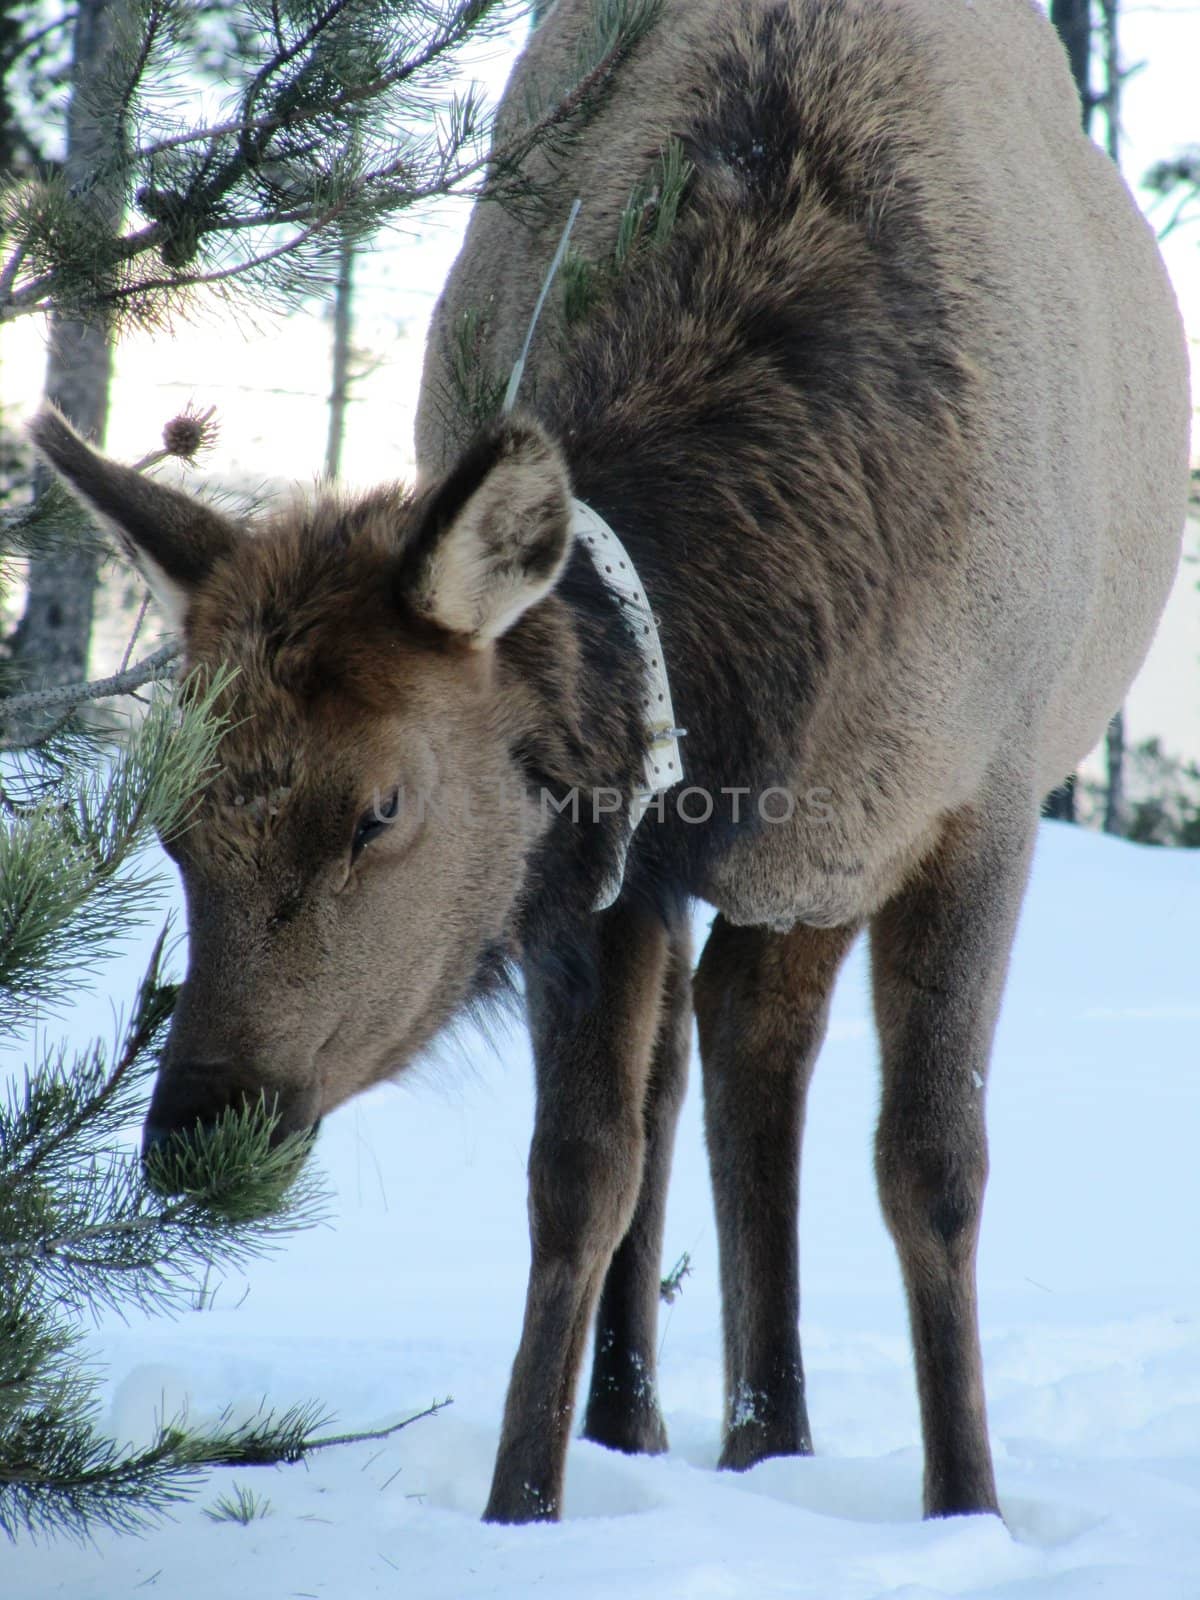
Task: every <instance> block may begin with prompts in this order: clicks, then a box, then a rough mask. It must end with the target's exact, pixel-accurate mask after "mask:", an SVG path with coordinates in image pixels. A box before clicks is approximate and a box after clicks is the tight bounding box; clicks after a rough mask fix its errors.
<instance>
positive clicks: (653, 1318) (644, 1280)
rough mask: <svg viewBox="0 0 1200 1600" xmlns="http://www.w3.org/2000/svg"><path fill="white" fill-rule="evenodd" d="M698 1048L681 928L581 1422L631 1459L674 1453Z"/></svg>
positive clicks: (675, 935)
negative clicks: (687, 1120) (631, 1206)
mask: <svg viewBox="0 0 1200 1600" xmlns="http://www.w3.org/2000/svg"><path fill="white" fill-rule="evenodd" d="M691 1046H692V941H691V932H690V929H689V927H688V925H687V924H686V923H681V924H680V925H679V926H678V927H677V928H675V929H673V930H672V934H671V950H670V956H669V961H668V967H667V973H666V978H665V980H664V985H663V1001H662V1011H661V1015H660V1018H659V1024H658V1036H657V1038H656V1040H655V1044H654V1058H653V1061H652V1063H651V1067H650V1080H649V1082H648V1084H647V1086H646V1100H645V1105H644V1108H643V1125H644V1128H645V1134H646V1146H645V1156H644V1158H643V1165H642V1186H641V1189H640V1191H639V1194H638V1202H637V1209H636V1210H635V1212H634V1214H633V1220H632V1222H631V1223H630V1224H629V1231H628V1233H626V1235H625V1237H624V1239H623V1240H622V1241H621V1243H620V1245H619V1246H618V1247H617V1252H616V1254H615V1255H614V1256H613V1259H612V1264H611V1265H610V1267H609V1269H608V1273H607V1275H606V1277H605V1280H604V1288H603V1291H602V1292H601V1295H600V1306H599V1309H598V1311H597V1313H596V1345H595V1355H594V1357H593V1362H592V1383H591V1390H590V1393H589V1396H588V1403H587V1414H586V1417H585V1420H584V1425H583V1434H584V1438H586V1439H594V1440H595V1442H596V1443H597V1444H603V1445H607V1446H608V1448H609V1449H610V1450H624V1451H626V1452H628V1453H630V1454H636V1453H645V1454H648V1455H655V1454H658V1453H660V1452H661V1451H663V1450H665V1449H666V1448H667V1430H666V1428H665V1426H664V1425H663V1420H662V1415H661V1413H660V1411H659V1408H658V1398H657V1391H656V1366H657V1342H658V1302H659V1288H660V1284H661V1281H662V1236H663V1221H664V1218H665V1215H666V1208H667V1184H668V1180H669V1178H670V1173H671V1153H672V1150H673V1148H674V1144H675V1124H676V1122H677V1121H678V1119H679V1108H680V1106H681V1105H682V1104H683V1096H684V1092H685V1090H686V1088H687V1067H688V1056H689V1055H690V1053H691Z"/></svg>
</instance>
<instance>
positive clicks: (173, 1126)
mask: <svg viewBox="0 0 1200 1600" xmlns="http://www.w3.org/2000/svg"><path fill="white" fill-rule="evenodd" d="M206 1080H207V1085H208V1092H207V1093H205V1092H204V1089H205V1086H206ZM260 1107H261V1108H264V1109H265V1110H266V1111H267V1112H268V1113H269V1114H270V1115H271V1116H273V1117H274V1119H275V1120H274V1126H273V1127H272V1129H271V1144H272V1146H274V1145H278V1144H281V1143H282V1142H283V1140H284V1139H286V1138H288V1137H289V1136H291V1135H293V1134H297V1133H306V1134H308V1135H309V1137H310V1139H311V1138H315V1137H316V1133H317V1129H318V1128H319V1127H320V1123H321V1119H320V1117H319V1116H317V1114H316V1113H317V1111H318V1110H319V1107H320V1091H319V1089H318V1088H317V1087H316V1086H315V1085H314V1086H312V1088H307V1087H306V1088H296V1089H287V1090H282V1089H277V1090H270V1091H268V1090H262V1089H259V1090H254V1091H251V1090H250V1089H248V1088H241V1089H240V1090H235V1091H233V1092H232V1093H230V1092H228V1091H226V1092H225V1093H223V1094H221V1095H220V1096H219V1097H218V1098H216V1099H215V1100H214V1097H213V1095H212V1091H211V1077H210V1076H209V1074H207V1073H205V1074H203V1075H202V1074H200V1073H198V1072H184V1071H182V1070H176V1071H172V1072H170V1073H166V1074H160V1076H159V1081H158V1083H157V1085H156V1087H155V1091H154V1095H153V1097H152V1099H151V1101H150V1108H149V1111H148V1112H147V1115H146V1120H145V1122H144V1123H143V1125H142V1161H143V1163H144V1164H145V1165H146V1166H147V1167H148V1175H149V1176H150V1177H152V1179H153V1180H154V1181H155V1182H156V1184H158V1185H159V1186H160V1187H161V1186H162V1184H163V1181H164V1176H165V1175H164V1173H163V1171H162V1170H161V1165H160V1162H159V1161H157V1160H155V1159H154V1158H155V1157H160V1156H162V1155H165V1154H166V1153H167V1149H168V1147H169V1146H170V1145H172V1144H174V1145H176V1146H177V1147H178V1146H184V1147H186V1146H187V1145H188V1144H190V1143H192V1141H194V1140H195V1139H197V1137H202V1136H203V1135H204V1134H206V1133H209V1132H211V1131H212V1129H213V1128H215V1127H216V1125H217V1124H218V1123H219V1122H220V1121H221V1120H222V1118H223V1117H225V1116H226V1115H227V1114H229V1113H231V1112H236V1111H241V1110H243V1109H244V1108H245V1109H248V1108H260Z"/></svg>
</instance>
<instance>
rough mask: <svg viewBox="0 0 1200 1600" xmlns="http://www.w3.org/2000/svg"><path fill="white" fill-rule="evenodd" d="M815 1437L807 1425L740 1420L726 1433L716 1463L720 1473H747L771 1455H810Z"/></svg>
mask: <svg viewBox="0 0 1200 1600" xmlns="http://www.w3.org/2000/svg"><path fill="white" fill-rule="evenodd" d="M812 1453H813V1447H812V1438H811V1437H810V1435H809V1432H808V1429H807V1428H795V1429H788V1430H786V1431H785V1430H783V1429H771V1428H765V1427H763V1426H762V1425H761V1424H759V1423H741V1424H739V1425H738V1426H737V1427H735V1428H731V1429H730V1430H729V1432H728V1433H727V1434H726V1435H725V1444H724V1447H723V1449H722V1451H721V1456H720V1459H719V1460H718V1462H717V1470H718V1471H720V1472H748V1471H749V1470H750V1468H751V1467H756V1466H757V1465H758V1463H759V1462H760V1461H766V1460H767V1459H768V1458H769V1457H771V1456H810V1455H812Z"/></svg>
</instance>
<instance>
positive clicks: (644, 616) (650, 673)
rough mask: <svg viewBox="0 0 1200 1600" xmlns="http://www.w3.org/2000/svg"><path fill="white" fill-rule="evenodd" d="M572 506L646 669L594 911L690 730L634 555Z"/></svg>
mask: <svg viewBox="0 0 1200 1600" xmlns="http://www.w3.org/2000/svg"><path fill="white" fill-rule="evenodd" d="M581 205H582V201H581V200H579V198H578V197H577V198H576V199H575V201H574V202H573V204H572V206H571V210H570V214H569V215H568V217H567V222H566V226H565V227H564V228H563V231H562V236H561V238H560V239H559V241H558V248H557V250H555V252H554V258H553V260H552V261H551V262H550V266H549V269H548V270H547V272H546V276H545V278H544V279H543V280H542V287H541V292H540V293H539V294H538V297H537V301H536V303H535V304H534V308H533V315H532V316H531V317H530V319H529V327H528V328H527V329H526V332H525V342H524V344H523V345H522V346H521V352H520V354H519V355H518V357H517V361H516V365H515V366H514V367H513V369H512V373H511V375H510V377H509V380H508V387H507V389H506V390H505V392H504V402H503V404H502V405H501V407H500V411H501V415H503V416H507V415H508V413H509V412H510V411H511V410H512V408H513V406H514V405H515V404H516V400H517V391H518V390H519V389H520V387H521V378H522V376H523V375H524V372H525V362H526V360H527V359H528V356H529V347H530V345H531V344H532V343H533V332H534V329H535V328H536V327H537V323H538V318H539V316H540V315H541V313H542V307H543V306H544V305H545V304H546V297H547V296H548V295H549V293H550V286H551V284H553V282H554V279H555V277H556V276H557V274H558V269H559V268H560V267H561V266H562V263H563V258H564V257H565V255H566V253H567V241H568V240H569V239H570V237H571V229H572V228H573V227H574V226H575V219H576V217H578V215H579V211H580V207H581ZM571 506H572V513H571V533H572V535H573V536H574V537H575V538H576V539H578V540H580V541H581V542H582V543H583V544H584V546H585V547H586V549H587V551H588V554H589V555H590V556H591V558H592V560H593V562H594V563H595V566H596V571H597V572H598V573H599V574H600V576H601V577H602V578H603V579H604V581H605V583H606V584H607V585H608V587H609V588H610V589H611V590H612V592H613V594H614V595H616V597H617V600H618V601H619V603H620V605H621V609H622V610H623V611H624V612H625V616H626V619H627V621H628V622H629V625H630V627H631V628H632V629H633V632H634V635H635V637H636V639H637V642H638V649H639V651H640V652H641V656H642V664H643V667H644V669H645V676H644V680H643V687H642V719H643V721H644V722H645V724H646V764H645V766H644V768H643V769H642V784H641V788H640V789H639V790H638V791H637V793H636V794H632V795H630V797H629V810H628V812H627V813H626V815H627V816H628V819H629V820H628V827H627V829H626V832H625V840H624V844H623V845H622V848H621V853H620V857H619V859H618V860H617V862H616V865H615V867H614V870H613V873H612V876H611V877H610V878H609V879H608V881H607V883H605V885H604V887H603V888H602V889H601V891H600V894H599V895H598V896H597V899H596V905H595V910H597V911H604V910H607V908H608V907H609V906H610V905H612V903H613V901H614V900H615V899H616V898H617V896H618V895H619V894H620V892H621V885H622V883H623V882H624V881H625V858H626V857H627V855H628V854H629V842H630V840H631V839H632V838H633V831H634V829H635V828H636V827H637V825H638V823H639V822H640V821H641V820H642V818H643V817H644V816H645V815H646V811H647V808H648V807H649V805H650V803H651V802H652V801H653V799H654V796H655V795H657V794H662V793H663V791H664V790H666V789H669V788H670V787H671V785H672V784H675V783H678V782H679V780H680V779H681V778H682V777H683V759H682V757H681V756H680V754H679V741H680V739H682V738H683V735H684V732H685V730H684V729H683V728H677V727H676V726H675V712H674V710H673V708H672V706H671V685H670V682H669V681H668V678H667V663H666V660H665V658H664V656H663V653H662V641H661V640H660V639H659V637H658V622H657V621H656V619H655V616H654V612H653V611H652V610H651V609H650V601H649V599H648V598H647V595H646V591H645V589H644V588H643V587H642V580H641V579H640V578H639V577H638V575H637V568H636V567H635V566H634V564H633V562H632V561H631V560H630V559H629V553H628V551H627V550H626V549H625V546H624V545H623V544H622V543H621V541H620V539H618V538H617V536H616V534H615V533H614V532H613V531H612V529H611V528H610V527H609V525H608V523H607V522H605V520H604V518H603V517H602V516H600V515H599V513H598V512H595V511H593V510H592V508H591V506H588V505H584V503H583V501H582V500H575V499H572V501H571Z"/></svg>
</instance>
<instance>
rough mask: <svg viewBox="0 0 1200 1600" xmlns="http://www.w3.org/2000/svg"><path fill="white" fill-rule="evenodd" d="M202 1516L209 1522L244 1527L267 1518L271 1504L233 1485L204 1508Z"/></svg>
mask: <svg viewBox="0 0 1200 1600" xmlns="http://www.w3.org/2000/svg"><path fill="white" fill-rule="evenodd" d="M204 1515H205V1516H206V1517H207V1518H208V1520H209V1521H210V1522H240V1523H241V1525H242V1526H243V1527H245V1526H246V1525H247V1524H248V1523H251V1522H258V1521H261V1519H262V1518H263V1517H269V1516H270V1515H271V1502H270V1501H269V1500H268V1499H267V1497H266V1496H265V1495H260V1494H257V1493H255V1491H254V1490H253V1489H247V1488H246V1486H245V1485H244V1484H241V1483H235V1484H234V1485H233V1486H232V1488H231V1489H230V1490H229V1492H228V1493H227V1494H223V1495H219V1496H218V1497H217V1499H216V1500H214V1501H213V1503H212V1505H211V1506H205V1507H204Z"/></svg>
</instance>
